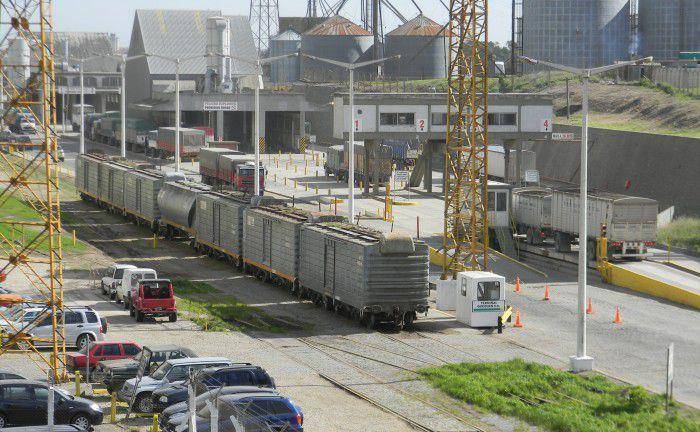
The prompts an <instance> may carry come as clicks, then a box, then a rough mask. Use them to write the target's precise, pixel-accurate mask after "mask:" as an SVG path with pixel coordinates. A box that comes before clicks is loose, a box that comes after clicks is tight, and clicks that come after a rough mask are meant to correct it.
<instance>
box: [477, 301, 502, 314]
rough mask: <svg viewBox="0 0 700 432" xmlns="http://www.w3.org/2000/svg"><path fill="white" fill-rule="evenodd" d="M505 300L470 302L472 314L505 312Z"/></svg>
mask: <svg viewBox="0 0 700 432" xmlns="http://www.w3.org/2000/svg"><path fill="white" fill-rule="evenodd" d="M505 308H506V301H505V300H481V301H480V300H474V301H472V312H500V311H502V310H505Z"/></svg>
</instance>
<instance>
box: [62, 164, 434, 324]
mask: <svg viewBox="0 0 700 432" xmlns="http://www.w3.org/2000/svg"><path fill="white" fill-rule="evenodd" d="M76 164H77V168H78V169H77V175H76V187H77V188H78V190H79V191H80V192H81V195H82V196H83V198H84V199H86V200H89V201H94V202H96V203H97V204H98V205H101V206H103V207H105V206H106V205H107V201H106V198H105V197H103V196H102V195H101V194H100V192H99V186H95V187H97V189H96V190H95V189H94V188H93V193H90V192H89V191H88V190H89V189H90V187H91V184H93V183H94V184H95V185H99V183H98V180H97V179H98V178H99V175H98V174H97V173H98V171H100V170H101V171H103V172H105V173H109V172H111V171H110V170H111V169H115V168H114V165H116V166H117V167H118V168H124V174H123V176H124V182H123V200H124V204H123V205H124V208H123V211H122V212H121V214H122V215H123V216H124V217H125V218H127V219H129V220H131V221H134V222H135V223H136V224H138V225H146V226H148V227H150V228H151V229H152V230H153V232H161V233H165V234H166V236H168V237H173V236H175V235H184V236H185V237H186V238H188V239H190V240H191V242H190V245H191V246H192V247H193V248H195V249H196V250H198V251H200V252H203V253H207V254H209V255H210V256H213V257H216V258H222V259H226V260H228V261H231V262H233V263H235V265H236V266H237V267H243V270H244V271H246V272H249V273H252V274H254V275H256V276H257V277H259V278H260V279H263V280H266V281H269V282H272V283H276V284H278V285H281V286H284V287H286V288H287V289H289V290H290V291H291V292H293V293H295V294H297V295H299V296H300V297H301V296H307V297H309V298H311V299H313V300H314V301H315V302H316V303H318V304H324V303H325V304H326V306H327V307H329V308H332V309H335V310H336V311H344V312H346V313H348V314H349V315H351V316H353V317H355V318H356V319H360V320H362V321H363V322H364V323H365V324H367V325H369V326H374V325H375V324H376V323H377V322H380V321H389V322H393V323H395V324H397V325H398V326H402V325H404V324H410V323H412V322H413V320H414V319H415V318H416V314H417V313H420V312H424V311H426V310H427V307H428V306H427V287H428V266H429V260H428V248H427V246H426V245H425V243H423V242H420V241H415V242H414V241H413V240H411V239H410V238H397V237H389V238H384V237H383V236H382V235H381V234H379V233H377V232H374V231H367V230H362V229H360V228H358V227H351V226H349V225H347V224H341V222H345V221H344V218H342V217H338V216H334V215H327V214H318V213H311V212H306V211H302V210H299V209H294V208H290V207H286V206H284V205H283V204H281V203H279V201H277V200H275V199H271V198H268V197H252V196H250V195H248V194H244V193H242V192H214V191H211V190H210V188H209V187H208V186H206V185H203V184H201V183H197V182H188V181H184V180H179V181H171V180H170V179H169V175H168V174H167V173H163V172H160V171H157V170H155V169H143V168H141V167H131V166H129V165H127V164H122V163H119V162H117V161H110V160H109V158H108V157H106V156H102V155H94V154H85V155H80V156H79V157H78V158H77V162H76ZM81 168H82V169H81ZM92 171H94V172H95V174H91V172H92ZM91 175H92V178H93V179H94V180H90V179H91ZM118 175H119V174H118ZM86 178H87V180H86ZM106 178H109V174H106ZM117 187H118V186H117ZM107 193H108V194H109V193H110V192H109V190H108V191H107ZM107 196H109V195H107ZM112 196H113V195H112ZM113 199H116V198H113ZM112 204H116V203H114V202H112ZM318 250H321V252H320V253H316V252H315V251H318ZM331 251H332V252H331ZM319 257H322V259H319ZM319 272H321V273H319ZM318 274H321V276H318ZM319 281H320V283H319Z"/></svg>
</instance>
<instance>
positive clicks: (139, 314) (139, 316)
mask: <svg viewBox="0 0 700 432" xmlns="http://www.w3.org/2000/svg"><path fill="white" fill-rule="evenodd" d="M136 321H138V322H143V314H142V313H141V312H140V311H136Z"/></svg>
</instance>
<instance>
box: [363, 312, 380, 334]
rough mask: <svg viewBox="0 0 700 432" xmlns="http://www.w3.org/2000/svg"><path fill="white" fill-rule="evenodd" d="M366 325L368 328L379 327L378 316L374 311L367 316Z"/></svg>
mask: <svg viewBox="0 0 700 432" xmlns="http://www.w3.org/2000/svg"><path fill="white" fill-rule="evenodd" d="M365 327H367V329H368V330H374V328H375V327H377V316H376V315H375V314H373V313H371V314H369V315H366V316H365Z"/></svg>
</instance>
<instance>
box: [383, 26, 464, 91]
mask: <svg viewBox="0 0 700 432" xmlns="http://www.w3.org/2000/svg"><path fill="white" fill-rule="evenodd" d="M384 40H385V46H386V55H387V57H391V56H395V55H397V54H400V55H401V58H399V59H396V60H391V61H389V62H388V63H387V65H386V74H387V75H388V76H391V77H395V78H406V79H428V78H444V77H445V75H446V73H445V71H446V69H447V56H448V53H449V49H450V47H449V39H448V38H446V37H445V31H444V29H443V27H442V26H441V25H439V24H438V23H436V22H435V21H433V20H431V19H430V18H428V17H426V16H424V15H418V16H417V17H415V18H413V19H412V20H410V21H408V22H407V23H405V24H403V25H401V26H400V27H398V28H396V29H394V30H393V31H392V32H390V33H388V34H387V35H386V37H385V39H384Z"/></svg>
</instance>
